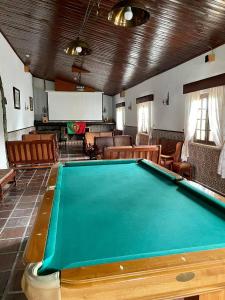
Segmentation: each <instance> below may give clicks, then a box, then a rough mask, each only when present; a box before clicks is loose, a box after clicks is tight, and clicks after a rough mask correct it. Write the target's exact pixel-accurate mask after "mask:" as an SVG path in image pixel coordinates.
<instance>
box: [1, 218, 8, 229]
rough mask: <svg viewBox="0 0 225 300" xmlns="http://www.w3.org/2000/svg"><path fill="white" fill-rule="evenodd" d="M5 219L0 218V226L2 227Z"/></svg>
mask: <svg viewBox="0 0 225 300" xmlns="http://www.w3.org/2000/svg"><path fill="white" fill-rule="evenodd" d="M6 221H7V219H0V228H2V227H3V226H4V225H5V223H6Z"/></svg>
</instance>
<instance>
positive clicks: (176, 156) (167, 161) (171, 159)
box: [160, 142, 183, 170]
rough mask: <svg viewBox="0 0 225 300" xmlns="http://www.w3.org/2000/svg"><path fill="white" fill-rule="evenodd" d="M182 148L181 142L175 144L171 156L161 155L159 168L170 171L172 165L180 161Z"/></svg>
mask: <svg viewBox="0 0 225 300" xmlns="http://www.w3.org/2000/svg"><path fill="white" fill-rule="evenodd" d="M182 146H183V142H177V143H176V149H175V152H174V153H173V154H171V155H165V154H161V161H160V164H161V166H163V167H165V168H167V169H170V170H172V168H173V163H175V162H179V161H180V158H181V150H182Z"/></svg>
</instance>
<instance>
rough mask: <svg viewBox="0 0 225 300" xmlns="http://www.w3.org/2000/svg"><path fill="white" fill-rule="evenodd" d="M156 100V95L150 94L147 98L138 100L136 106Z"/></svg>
mask: <svg viewBox="0 0 225 300" xmlns="http://www.w3.org/2000/svg"><path fill="white" fill-rule="evenodd" d="M153 100H154V95H153V94H150V95H147V96H143V97H139V98H137V99H136V104H140V103H144V102H149V101H153Z"/></svg>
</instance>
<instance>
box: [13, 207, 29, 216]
mask: <svg viewBox="0 0 225 300" xmlns="http://www.w3.org/2000/svg"><path fill="white" fill-rule="evenodd" d="M31 213H32V209H31V208H26V209H15V210H14V212H13V213H12V215H11V217H12V218H13V217H25V216H28V217H29V216H30V215H31Z"/></svg>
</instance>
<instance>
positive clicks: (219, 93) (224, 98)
mask: <svg viewBox="0 0 225 300" xmlns="http://www.w3.org/2000/svg"><path fill="white" fill-rule="evenodd" d="M208 99H209V104H208V114H209V125H210V128H211V131H212V135H213V141H214V142H215V144H216V145H217V146H219V147H222V150H221V154H220V158H219V164H218V174H219V175H221V176H222V178H225V145H224V133H225V132H224V125H225V123H224V119H225V87H224V86H218V87H215V88H210V89H209V96H208Z"/></svg>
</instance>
